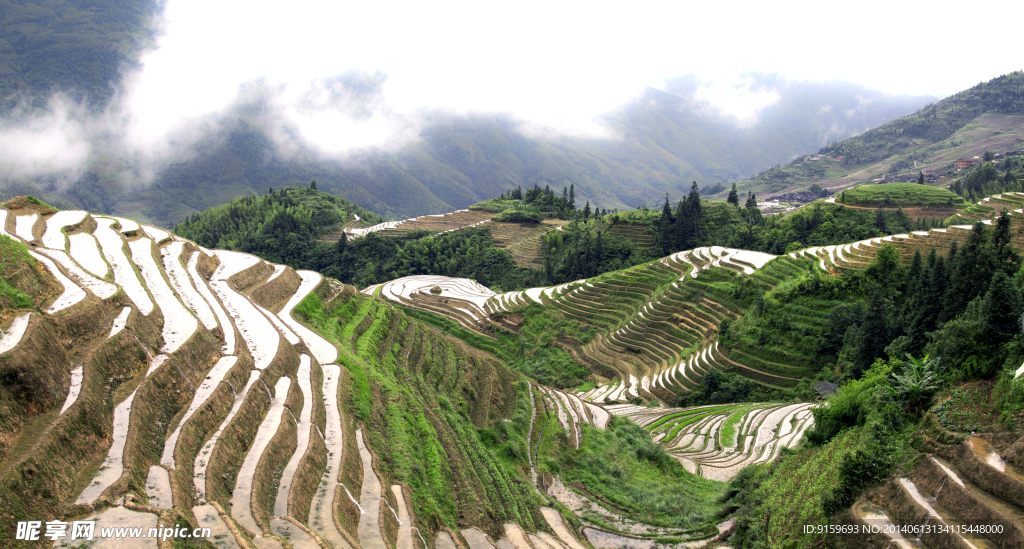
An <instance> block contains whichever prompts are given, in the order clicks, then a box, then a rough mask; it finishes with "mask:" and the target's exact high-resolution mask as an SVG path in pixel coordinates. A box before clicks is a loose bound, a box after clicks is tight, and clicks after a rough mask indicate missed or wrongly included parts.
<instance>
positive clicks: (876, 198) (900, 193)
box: [836, 183, 966, 208]
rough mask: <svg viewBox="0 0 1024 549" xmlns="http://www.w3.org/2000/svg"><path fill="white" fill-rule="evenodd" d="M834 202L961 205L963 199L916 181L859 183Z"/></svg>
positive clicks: (905, 205) (856, 204)
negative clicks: (874, 183) (878, 183)
mask: <svg viewBox="0 0 1024 549" xmlns="http://www.w3.org/2000/svg"><path fill="white" fill-rule="evenodd" d="M836 202H837V203H840V204H847V205H850V206H871V207H881V206H887V207H893V208H895V207H903V208H907V207H963V206H965V205H966V203H965V202H964V199H963V198H961V197H960V196H958V195H957V194H956V193H954V192H952V191H950V190H947V189H940V188H938V187H930V186H928V185H919V184H917V183H883V184H881V185H861V186H859V187H854V188H852V189H847V190H845V191H843V192H842V193H840V195H839V197H837V198H836Z"/></svg>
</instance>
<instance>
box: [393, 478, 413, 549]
mask: <svg viewBox="0 0 1024 549" xmlns="http://www.w3.org/2000/svg"><path fill="white" fill-rule="evenodd" d="M391 493H392V494H394V495H395V499H396V500H397V501H398V522H399V524H400V526H399V527H398V542H397V543H396V549H413V545H412V521H411V520H409V509H408V508H407V507H406V506H405V496H404V495H403V494H402V487H401V486H398V485H397V484H396V485H394V486H392V487H391Z"/></svg>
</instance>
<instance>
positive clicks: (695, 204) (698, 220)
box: [686, 181, 707, 248]
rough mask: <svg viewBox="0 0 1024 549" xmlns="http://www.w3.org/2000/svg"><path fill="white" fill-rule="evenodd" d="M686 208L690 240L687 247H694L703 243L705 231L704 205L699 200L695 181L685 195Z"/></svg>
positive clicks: (698, 190)
mask: <svg viewBox="0 0 1024 549" xmlns="http://www.w3.org/2000/svg"><path fill="white" fill-rule="evenodd" d="M686 210H687V213H688V214H689V225H690V230H689V232H690V242H689V243H688V245H689V246H688V247H690V248H695V247H697V246H701V245H703V244H704V236H705V233H706V232H707V226H706V221H705V219H704V207H703V206H702V205H701V202H700V187H698V186H697V182H696V181H694V182H693V185H690V194H689V196H687V197H686Z"/></svg>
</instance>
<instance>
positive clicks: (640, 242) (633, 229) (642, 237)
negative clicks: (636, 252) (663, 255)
mask: <svg viewBox="0 0 1024 549" xmlns="http://www.w3.org/2000/svg"><path fill="white" fill-rule="evenodd" d="M647 227H648V226H647V225H630V224H628V223H616V224H614V225H611V226H610V227H608V235H609V236H613V237H618V238H622V239H625V240H628V241H630V242H632V243H633V245H634V246H636V247H637V248H639V249H641V250H650V249H652V248H654V234H653V233H651V232H650V231H648V230H647Z"/></svg>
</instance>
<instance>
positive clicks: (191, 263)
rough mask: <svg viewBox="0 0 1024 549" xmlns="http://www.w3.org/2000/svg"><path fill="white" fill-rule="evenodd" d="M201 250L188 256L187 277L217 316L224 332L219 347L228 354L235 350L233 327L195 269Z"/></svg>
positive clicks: (222, 352) (223, 352)
mask: <svg viewBox="0 0 1024 549" xmlns="http://www.w3.org/2000/svg"><path fill="white" fill-rule="evenodd" d="M200 253H201V252H193V253H192V257H190V258H189V260H188V264H186V265H185V271H187V272H188V276H189V278H191V279H192V283H193V284H195V285H196V290H197V291H199V295H201V296H203V300H205V301H206V304H207V305H209V306H210V309H212V310H213V313H214V315H215V316H216V317H217V322H219V323H220V326H221V328H222V330H223V332H224V346H223V347H221V354H225V355H230V354H233V353H234V352H235V327H234V324H232V323H231V319H230V318H228V315H227V313H225V312H224V307H222V306H221V304H220V301H217V298H216V297H214V295H213V291H211V290H210V287H209V286H207V285H206V280H204V279H203V277H201V276H199V271H197V270H196V267H197V265H199V254H200Z"/></svg>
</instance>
